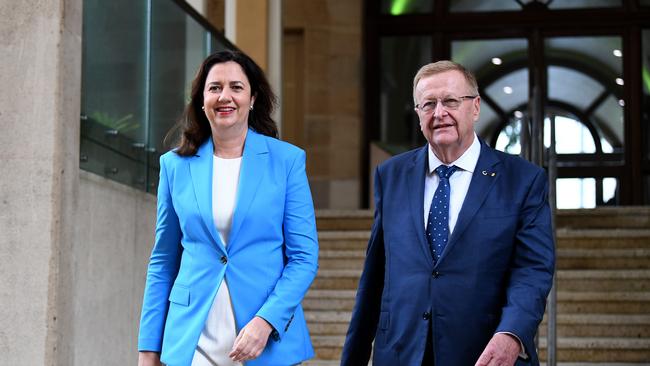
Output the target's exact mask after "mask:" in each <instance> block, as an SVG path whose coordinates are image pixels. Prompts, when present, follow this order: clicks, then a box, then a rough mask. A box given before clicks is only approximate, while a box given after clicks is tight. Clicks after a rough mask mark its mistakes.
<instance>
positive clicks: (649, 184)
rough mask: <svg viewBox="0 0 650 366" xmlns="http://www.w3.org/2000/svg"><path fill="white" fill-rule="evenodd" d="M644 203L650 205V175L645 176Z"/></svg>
mask: <svg viewBox="0 0 650 366" xmlns="http://www.w3.org/2000/svg"><path fill="white" fill-rule="evenodd" d="M643 204H644V205H650V175H646V176H645V177H643Z"/></svg>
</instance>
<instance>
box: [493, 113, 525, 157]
mask: <svg viewBox="0 0 650 366" xmlns="http://www.w3.org/2000/svg"><path fill="white" fill-rule="evenodd" d="M517 115H518V116H519V114H517ZM522 117H523V116H522ZM521 121H522V118H518V117H515V116H514V115H513V116H512V117H511V118H510V123H508V124H507V125H506V126H505V127H504V128H503V129H502V130H501V132H500V133H499V136H498V138H497V143H496V145H495V148H496V149H497V150H501V151H503V152H506V153H508V154H513V155H519V153H520V152H521V141H520V136H521Z"/></svg>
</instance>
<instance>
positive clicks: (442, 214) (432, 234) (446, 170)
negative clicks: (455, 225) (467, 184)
mask: <svg viewBox="0 0 650 366" xmlns="http://www.w3.org/2000/svg"><path fill="white" fill-rule="evenodd" d="M456 169H457V168H456V166H455V165H454V166H446V165H440V166H439V167H437V168H436V173H438V176H439V177H440V183H438V189H436V193H435V194H434V195H433V200H431V207H430V208H429V222H428V223H427V230H426V232H427V240H428V241H429V246H430V247H431V253H432V254H433V262H434V263H435V262H437V261H438V259H439V258H440V255H441V254H442V251H443V250H445V246H446V245H447V240H448V238H449V196H450V188H449V177H451V175H452V174H454V172H455V171H456Z"/></svg>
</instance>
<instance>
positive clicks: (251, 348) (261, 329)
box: [228, 316, 273, 362]
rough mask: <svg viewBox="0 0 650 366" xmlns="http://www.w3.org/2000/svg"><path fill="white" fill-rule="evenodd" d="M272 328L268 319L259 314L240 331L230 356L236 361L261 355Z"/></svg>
mask: <svg viewBox="0 0 650 366" xmlns="http://www.w3.org/2000/svg"><path fill="white" fill-rule="evenodd" d="M272 330H273V327H272V326H271V325H270V324H269V323H268V322H267V321H266V320H264V319H262V318H260V317H259V316H256V317H254V318H253V319H252V320H251V321H250V322H248V324H246V326H245V327H244V328H243V329H242V330H241V331H240V332H239V335H238V336H237V339H235V344H234V345H233V346H232V351H230V354H229V355H228V357H230V358H231V359H232V360H233V361H236V362H242V361H249V360H253V359H255V358H257V357H259V355H261V354H262V351H264V347H266V342H267V341H268V340H269V334H271V331H272Z"/></svg>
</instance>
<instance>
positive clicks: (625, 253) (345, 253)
mask: <svg viewBox="0 0 650 366" xmlns="http://www.w3.org/2000/svg"><path fill="white" fill-rule="evenodd" d="M556 253H557V257H558V259H574V258H585V259H587V258H598V259H610V258H616V259H619V258H625V259H647V257H650V249H642V248H620V249H601V248H580V249H557V252H556ZM318 256H319V257H320V258H327V259H329V258H346V259H365V258H366V250H365V249H361V248H359V249H321V250H320V251H319V252H318Z"/></svg>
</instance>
